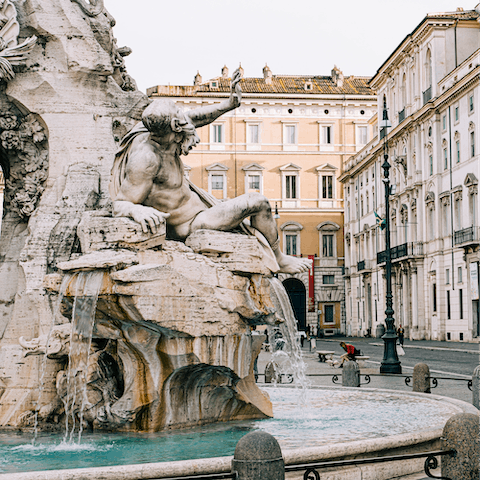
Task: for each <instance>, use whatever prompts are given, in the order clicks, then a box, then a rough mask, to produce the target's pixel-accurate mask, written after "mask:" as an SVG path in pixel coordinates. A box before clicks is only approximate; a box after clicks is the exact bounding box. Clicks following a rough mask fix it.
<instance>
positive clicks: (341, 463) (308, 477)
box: [285, 450, 456, 480]
mask: <svg viewBox="0 0 480 480" xmlns="http://www.w3.org/2000/svg"><path fill="white" fill-rule="evenodd" d="M455 454H456V451H455V450H435V451H432V452H422V453H406V454H403V455H388V456H385V457H368V458H356V459H352V460H331V461H326V462H317V463H303V464H299V465H287V466H286V467H285V472H286V473H287V472H301V471H305V473H304V475H303V478H304V480H320V474H319V473H318V470H321V469H323V468H332V467H349V466H358V465H367V464H373V463H385V462H396V461H401V460H413V459H416V458H425V463H424V470H425V474H426V475H427V476H428V477H430V478H438V479H440V480H450V479H449V478H448V477H435V476H433V475H432V473H431V472H430V470H435V469H436V468H438V460H437V458H436V457H440V456H446V455H455Z"/></svg>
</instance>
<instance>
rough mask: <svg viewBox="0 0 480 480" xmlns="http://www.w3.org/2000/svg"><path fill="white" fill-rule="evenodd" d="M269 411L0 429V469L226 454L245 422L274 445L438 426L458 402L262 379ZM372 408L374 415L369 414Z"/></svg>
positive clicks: (319, 442) (303, 445)
mask: <svg viewBox="0 0 480 480" xmlns="http://www.w3.org/2000/svg"><path fill="white" fill-rule="evenodd" d="M264 390H265V391H266V392H268V394H269V395H270V398H271V399H272V402H273V404H274V413H275V418H272V419H268V420H257V421H244V422H233V423H225V424H215V425H208V426H203V427H196V428H189V429H184V430H177V431H175V432H172V431H170V432H168V431H167V432H158V433H152V434H145V433H142V434H113V433H112V434H105V433H95V434H91V433H86V432H84V433H83V435H82V442H81V443H65V442H63V441H62V437H61V436H60V435H47V434H40V435H39V437H38V441H37V444H36V445H32V444H31V442H30V437H29V436H27V435H25V434H12V433H8V434H7V433H0V473H13V472H27V471H37V470H55V469H62V468H81V467H94V466H109V465H128V464H140V463H150V462H162V461H173V460H187V459H194V458H209V457H219V456H226V455H232V454H233V451H234V449H235V445H236V443H237V442H238V440H239V439H240V438H241V437H242V436H243V435H245V434H247V433H248V432H250V431H253V430H263V431H266V432H268V433H270V434H272V435H274V436H275V437H276V438H277V439H278V441H279V443H280V445H281V446H282V449H292V448H306V447H311V446H319V445H326V444H331V443H336V442H345V441H351V440H360V439H367V438H377V437H383V436H388V435H396V434H401V433H414V432H418V431H425V430H429V429H435V428H442V427H443V425H444V424H445V422H446V421H447V419H448V418H449V417H450V416H451V415H453V414H455V413H459V411H460V409H459V407H456V406H455V405H453V404H447V403H446V402H439V401H438V400H435V399H433V398H432V399H428V398H425V397H416V396H412V395H402V394H396V393H386V392H378V391H375V392H373V391H366V390H365V391H358V390H357V391H352V390H348V389H347V390H345V389H334V388H332V389H315V388H312V389H308V391H307V403H306V405H302V406H301V408H299V403H298V401H299V391H298V389H295V388H283V387H265V389H264ZM372 409H375V416H372Z"/></svg>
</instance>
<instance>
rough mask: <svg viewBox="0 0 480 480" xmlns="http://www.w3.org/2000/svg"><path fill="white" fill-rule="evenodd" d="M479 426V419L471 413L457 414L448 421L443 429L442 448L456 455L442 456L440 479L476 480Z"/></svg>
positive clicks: (479, 446)
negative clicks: (453, 451)
mask: <svg viewBox="0 0 480 480" xmlns="http://www.w3.org/2000/svg"><path fill="white" fill-rule="evenodd" d="M479 426H480V425H479V417H478V415H474V414H473V413H458V414H456V415H454V416H453V417H451V418H450V419H449V420H448V422H447V423H446V425H445V428H444V429H443V440H444V445H443V446H444V448H446V449H448V450H450V449H451V450H455V451H456V454H455V455H445V456H442V477H446V478H450V479H451V480H478V466H479V461H480V444H479V439H478V431H479V430H478V428H479Z"/></svg>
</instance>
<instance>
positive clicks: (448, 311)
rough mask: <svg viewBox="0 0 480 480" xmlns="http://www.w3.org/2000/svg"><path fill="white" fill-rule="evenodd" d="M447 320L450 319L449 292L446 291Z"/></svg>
mask: <svg viewBox="0 0 480 480" xmlns="http://www.w3.org/2000/svg"><path fill="white" fill-rule="evenodd" d="M447 318H448V319H449V320H450V319H451V318H452V315H451V311H450V290H447Z"/></svg>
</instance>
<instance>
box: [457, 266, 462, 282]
mask: <svg viewBox="0 0 480 480" xmlns="http://www.w3.org/2000/svg"><path fill="white" fill-rule="evenodd" d="M462 282H463V268H462V267H458V283H462Z"/></svg>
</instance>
